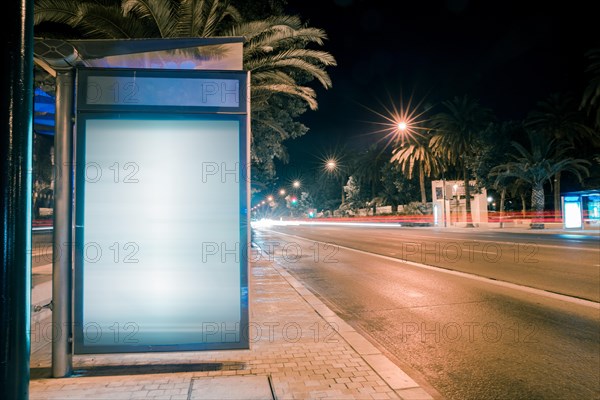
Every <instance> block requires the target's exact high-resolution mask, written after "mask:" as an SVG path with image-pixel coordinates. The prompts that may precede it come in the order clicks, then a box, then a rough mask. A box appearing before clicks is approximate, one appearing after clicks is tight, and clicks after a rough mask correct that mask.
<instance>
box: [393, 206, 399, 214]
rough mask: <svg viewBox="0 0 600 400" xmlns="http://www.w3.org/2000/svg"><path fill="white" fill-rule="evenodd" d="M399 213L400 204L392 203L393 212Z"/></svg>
mask: <svg viewBox="0 0 600 400" xmlns="http://www.w3.org/2000/svg"><path fill="white" fill-rule="evenodd" d="M397 213H398V204H397V203H392V214H397Z"/></svg>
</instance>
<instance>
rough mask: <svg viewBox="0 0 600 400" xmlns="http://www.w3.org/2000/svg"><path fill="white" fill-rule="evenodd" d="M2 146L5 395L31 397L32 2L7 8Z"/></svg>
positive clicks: (0, 384)
mask: <svg viewBox="0 0 600 400" xmlns="http://www.w3.org/2000/svg"><path fill="white" fill-rule="evenodd" d="M5 6H6V7H8V10H6V15H7V16H9V18H7V19H6V23H8V24H9V26H7V27H6V28H7V29H5V32H6V33H5V35H6V36H7V38H6V43H7V44H6V47H5V48H6V49H7V50H5V52H4V65H5V66H6V67H7V69H5V70H4V73H3V74H2V82H3V85H2V87H3V88H4V89H2V117H3V118H2V121H3V126H4V128H3V132H4V133H3V134H2V140H1V142H0V163H2V173H1V174H0V177H1V178H0V179H1V187H2V196H1V197H0V215H2V252H1V253H0V259H1V260H2V272H1V274H0V304H1V314H0V345H1V346H2V349H1V350H0V354H1V356H0V393H1V394H2V398H3V399H7V400H12V399H19V400H20V399H27V398H28V397H29V377H30V375H29V356H30V350H31V339H30V324H31V320H30V316H31V166H32V141H33V133H32V116H33V0H19V1H9V2H8V3H7V4H6V5H5Z"/></svg>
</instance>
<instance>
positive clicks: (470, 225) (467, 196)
mask: <svg viewBox="0 0 600 400" xmlns="http://www.w3.org/2000/svg"><path fill="white" fill-rule="evenodd" d="M463 174H464V178H465V210H466V212H467V228H474V227H475V225H473V219H472V218H471V189H470V187H469V174H468V173H467V167H463ZM458 198H459V200H460V196H458Z"/></svg>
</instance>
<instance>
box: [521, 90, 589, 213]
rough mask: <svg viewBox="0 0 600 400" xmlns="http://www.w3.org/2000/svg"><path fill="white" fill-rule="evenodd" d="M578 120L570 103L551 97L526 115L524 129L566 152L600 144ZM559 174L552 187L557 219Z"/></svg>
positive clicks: (572, 101) (558, 209) (561, 97)
mask: <svg viewBox="0 0 600 400" xmlns="http://www.w3.org/2000/svg"><path fill="white" fill-rule="evenodd" d="M582 117H583V116H582V114H581V113H580V111H579V110H578V109H577V104H576V103H575V101H574V99H572V98H571V97H566V96H562V95H560V94H558V93H554V94H552V95H550V96H549V97H548V99H546V100H544V101H541V102H539V103H538V104H537V109H536V110H534V111H532V112H530V113H529V115H528V116H527V119H526V120H525V122H524V125H525V127H526V128H527V129H531V130H534V131H537V132H540V133H543V134H546V135H547V136H548V137H549V138H553V139H555V140H556V141H557V144H560V143H561V142H563V143H565V145H566V146H568V147H570V148H574V147H575V146H576V145H584V146H585V145H589V143H592V144H596V145H597V144H600V135H597V133H595V132H594V130H593V129H591V128H590V127H588V126H586V125H585V124H584V123H583V118H582ZM561 148H562V146H560V145H557V146H555V149H556V150H560V149H561ZM561 172H562V171H557V172H556V174H555V175H554V184H553V185H552V191H553V193H554V211H555V213H556V214H557V215H561V201H560V181H561Z"/></svg>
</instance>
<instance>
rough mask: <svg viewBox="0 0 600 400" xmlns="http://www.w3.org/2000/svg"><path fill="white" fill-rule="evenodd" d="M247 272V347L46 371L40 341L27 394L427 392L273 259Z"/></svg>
mask: <svg viewBox="0 0 600 400" xmlns="http://www.w3.org/2000/svg"><path fill="white" fill-rule="evenodd" d="M250 275H251V278H250V330H249V331H250V335H249V336H250V342H251V345H250V349H249V350H227V351H203V352H177V353H135V354H109V355H106V354H102V355H76V356H74V357H73V366H74V371H75V374H74V375H73V376H72V377H69V378H61V379H55V378H49V376H50V366H51V364H50V363H51V361H50V360H51V355H50V351H51V345H50V342H49V341H48V343H44V344H43V345H41V346H37V348H38V350H37V351H35V352H33V353H32V357H31V368H32V378H31V383H30V399H32V400H35V399H44V400H45V399H82V400H84V399H85V400H95V399H111V400H112V399H172V400H176V399H181V400H185V399H214V400H217V399H218V400H225V399H249V400H250V399H278V400H283V399H431V398H432V397H431V396H430V395H429V394H428V393H427V392H426V391H425V390H424V389H423V388H422V387H420V386H419V385H418V384H417V383H416V382H415V381H414V380H413V379H411V378H410V377H409V376H408V375H406V374H405V373H404V372H403V371H402V370H400V369H399V368H398V367H397V366H396V365H395V364H394V363H392V362H391V361H390V360H389V359H388V358H387V357H386V356H385V355H383V354H382V353H381V352H380V351H379V350H377V348H375V347H374V346H373V345H372V344H371V343H370V342H369V341H367V340H366V339H365V338H364V337H363V336H361V335H360V334H359V333H358V332H356V331H355V330H354V329H353V328H352V327H351V326H349V325H348V324H346V323H345V322H344V321H343V320H341V319H340V318H339V317H337V316H336V314H335V313H334V312H332V311H331V310H330V309H329V308H328V307H326V306H325V305H324V304H323V303H322V302H321V301H320V300H319V299H318V298H317V297H315V296H314V295H313V294H312V293H311V292H310V291H309V290H307V289H306V288H305V287H304V286H303V285H302V284H300V283H299V282H298V281H297V280H296V279H295V278H294V277H292V276H291V275H290V274H289V273H287V272H286V271H285V270H284V269H283V268H281V267H280V266H278V265H277V264H276V263H274V262H270V261H267V260H265V261H258V262H253V263H252V265H251V274H250ZM34 292H35V289H34ZM45 323H46V324H49V323H50V321H49V320H45ZM40 324H41V329H43V325H44V321H42V322H40ZM38 328H39V327H38ZM36 339H38V340H41V335H38V336H37V338H36ZM32 340H33V339H32Z"/></svg>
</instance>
